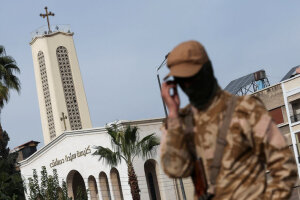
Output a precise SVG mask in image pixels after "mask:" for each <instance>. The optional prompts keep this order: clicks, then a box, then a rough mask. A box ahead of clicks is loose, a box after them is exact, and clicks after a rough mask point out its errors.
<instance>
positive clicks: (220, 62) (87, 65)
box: [0, 0, 300, 148]
mask: <svg viewBox="0 0 300 200" xmlns="http://www.w3.org/2000/svg"><path fill="white" fill-rule="evenodd" d="M45 6H48V8H49V10H50V11H52V12H54V13H55V17H51V19H50V20H51V21H50V22H51V24H70V25H71V29H72V31H73V32H74V33H75V35H74V41H75V46H76V50H77V54H78V59H79V63H80V68H81V72H82V78H83V82H84V87H85V89H86V95H87V100H88V103H89V109H90V113H91V119H92V123H93V127H99V126H104V125H105V124H106V123H109V122H111V121H114V120H137V119H147V118H156V117H163V116H164V114H163V108H162V103H161V99H160V95H159V89H158V85H157V80H156V67H157V66H158V65H159V64H160V63H161V62H162V60H163V58H164V56H165V55H166V53H168V52H169V51H170V50H171V49H172V48H173V47H174V46H175V45H177V44H178V43H180V42H182V41H185V40H189V39H194V40H198V41H200V42H202V43H203V44H204V45H205V47H206V49H207V51H208V54H209V56H210V58H211V60H212V63H213V65H214V69H215V74H216V76H217V78H218V80H219V83H220V85H221V86H222V87H225V86H226V85H227V84H228V83H229V82H230V81H231V80H233V79H236V78H239V77H240V76H243V75H246V74H248V73H252V72H255V71H257V70H260V69H265V70H266V73H267V75H268V76H269V80H270V81H271V84H274V83H276V82H278V81H279V80H280V79H281V78H282V77H283V76H284V75H285V73H287V71H288V70H289V69H290V68H292V67H294V66H296V65H298V64H300V34H299V32H300V23H299V22H300V12H299V7H300V2H299V1H296V0H290V1H289V2H286V1H282V0H272V1H271V0H266V1H259V0H252V1H247V2H246V3H245V1H240V0H226V1H225V0H218V1H216V0H185V1H179V0H164V1H162V0H151V1H141V0H127V1H124V0H115V1H108V0H98V1H96V0H89V1H79V0H78V1H75V0H72V1H71V0H65V1H59V0H51V1H50V0H44V1H40V0H26V1H7V0H0V19H1V23H0V24H1V25H0V44H2V45H4V46H5V47H6V51H7V54H8V55H11V56H13V57H14V58H15V59H16V61H17V63H18V65H19V67H20V69H21V74H20V76H19V77H20V80H21V83H22V91H21V94H20V95H18V94H16V93H12V95H11V100H10V102H9V103H8V104H7V105H6V106H5V108H4V109H3V111H2V113H1V121H2V125H3V128H4V129H5V130H6V131H7V132H8V133H9V135H10V138H11V141H10V143H9V146H10V147H11V148H13V147H15V146H18V145H20V144H23V143H25V142H27V141H29V140H37V141H40V142H42V144H41V146H43V137H42V129H41V122H40V121H41V120H40V115H39V107H38V102H37V93H36V86H35V77H34V73H33V63H32V56H31V49H30V45H29V42H30V39H31V38H30V33H31V32H32V31H34V30H35V29H37V28H39V27H40V26H43V25H46V21H45V19H42V18H41V17H39V14H40V13H42V12H43V13H44V7H45ZM166 73H167V70H163V71H162V72H161V76H163V75H165V74H166ZM181 96H182V95H181ZM185 103H186V99H185V100H183V103H182V104H185ZM182 106H183V105H182Z"/></svg>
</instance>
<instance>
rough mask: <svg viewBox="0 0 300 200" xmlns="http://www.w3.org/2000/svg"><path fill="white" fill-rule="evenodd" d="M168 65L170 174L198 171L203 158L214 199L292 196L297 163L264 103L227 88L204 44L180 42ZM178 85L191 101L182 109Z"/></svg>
mask: <svg viewBox="0 0 300 200" xmlns="http://www.w3.org/2000/svg"><path fill="white" fill-rule="evenodd" d="M167 66H168V68H169V69H170V73H169V75H168V77H169V76H173V77H174V81H168V82H165V83H163V85H162V97H163V99H164V102H165V103H166V105H167V107H168V110H169V115H168V118H167V121H166V124H165V128H164V130H163V132H164V133H163V138H162V141H161V164H162V167H163V169H164V171H165V173H166V174H167V175H169V176H170V177H172V178H181V177H182V178H183V177H188V176H191V175H192V174H195V172H196V174H197V173H198V174H199V172H198V171H197V170H199V168H198V167H196V166H197V165H195V163H197V160H198V159H201V162H202V163H203V165H202V166H203V169H204V170H203V173H204V174H205V177H206V182H207V189H205V190H206V191H205V194H206V195H205V196H206V197H207V196H209V198H210V199H213V200H225V199H234V200H243V199H247V200H248V199H249V200H252V199H253V200H258V199H272V200H275V199H276V200H277V199H278V200H283V199H288V197H289V196H290V194H291V188H292V186H293V185H294V183H295V181H296V179H297V171H296V165H295V161H294V159H293V156H292V153H291V150H290V149H289V148H288V146H287V143H286V141H285V138H284V137H283V135H282V134H281V133H280V131H279V130H278V128H277V126H276V124H275V123H274V122H273V121H272V118H271V116H270V115H269V113H268V111H267V110H266V109H265V107H264V105H263V103H262V102H261V101H260V100H259V99H257V98H255V97H252V96H241V97H236V96H234V95H231V94H229V93H227V92H225V91H224V90H222V89H221V88H220V87H219V85H218V83H217V80H216V78H215V77H214V73H213V68H212V64H211V62H210V60H209V58H208V56H207V54H206V51H205V49H204V47H203V46H202V45H201V44H200V43H199V42H196V41H187V42H184V43H181V44H179V45H178V46H177V47H175V48H174V49H173V50H172V51H171V53H170V54H169V56H168V60H167ZM177 85H179V86H180V88H181V89H182V90H183V92H184V93H185V94H186V95H187V96H188V98H189V101H190V104H189V105H188V106H186V107H185V108H183V109H179V105H180V99H179V96H178V93H177V89H176V87H177ZM171 90H172V91H171ZM186 116H191V120H190V121H191V122H190V123H189V122H187V121H189V120H186V118H187V117H186ZM222 137H223V139H222ZM218 160H219V161H218ZM202 163H200V164H202ZM266 173H269V175H270V177H271V178H270V179H268V181H267V180H266V175H267V174H266ZM202 175H203V174H202ZM194 183H196V185H195V188H197V182H194ZM196 192H197V191H196ZM207 194H208V195H207ZM198 198H199V199H200V198H202V197H200V196H199V194H197V193H196V194H195V199H198ZM207 199H208V198H207Z"/></svg>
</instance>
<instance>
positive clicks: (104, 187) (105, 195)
mask: <svg viewBox="0 0 300 200" xmlns="http://www.w3.org/2000/svg"><path fill="white" fill-rule="evenodd" d="M99 182H100V190H101V194H102V199H103V200H110V199H111V196H110V191H109V185H108V179H107V176H106V174H105V172H100V174H99Z"/></svg>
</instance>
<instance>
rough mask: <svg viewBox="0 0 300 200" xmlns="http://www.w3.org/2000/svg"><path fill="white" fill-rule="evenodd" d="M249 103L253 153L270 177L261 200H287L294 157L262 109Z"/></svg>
mask: <svg viewBox="0 0 300 200" xmlns="http://www.w3.org/2000/svg"><path fill="white" fill-rule="evenodd" d="M250 101H254V102H252V103H254V107H253V110H252V112H251V114H250V118H249V120H250V123H251V127H252V139H253V147H254V151H255V153H256V154H257V156H259V157H261V158H262V159H263V160H265V162H266V165H267V170H269V171H270V175H271V180H270V181H268V183H267V188H266V192H265V196H264V199H271V200H279V199H280V200H283V199H288V197H289V196H290V194H291V191H292V187H293V186H294V184H295V182H296V179H297V168H296V164H295V160H294V156H293V155H292V152H291V150H290V149H289V148H288V146H287V143H286V141H285V138H284V136H283V135H282V133H281V132H280V131H279V129H278V128H277V126H276V124H275V123H274V122H273V121H272V118H271V116H270V115H269V113H268V111H267V110H266V109H265V107H264V105H263V104H262V103H261V102H260V101H259V100H257V99H256V98H251V99H250Z"/></svg>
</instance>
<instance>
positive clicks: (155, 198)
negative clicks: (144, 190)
mask: <svg viewBox="0 0 300 200" xmlns="http://www.w3.org/2000/svg"><path fill="white" fill-rule="evenodd" d="M156 166H157V163H156V161H155V160H153V159H150V160H147V161H146V162H145V164H144V170H145V176H146V180H147V186H148V193H149V197H150V200H160V191H159V185H158V181H157V175H156Z"/></svg>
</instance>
